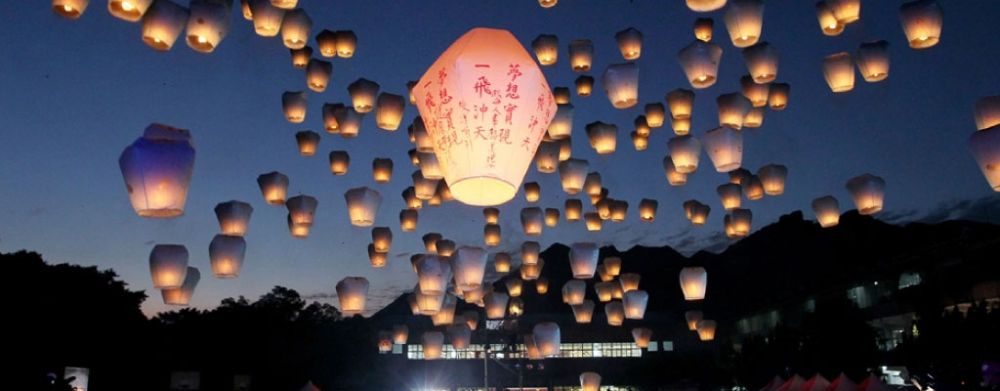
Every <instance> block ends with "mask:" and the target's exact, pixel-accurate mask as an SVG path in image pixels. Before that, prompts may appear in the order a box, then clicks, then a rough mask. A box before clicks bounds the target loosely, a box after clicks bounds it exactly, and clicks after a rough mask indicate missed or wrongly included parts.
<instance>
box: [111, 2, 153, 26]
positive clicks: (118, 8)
mask: <svg viewBox="0 0 1000 391" xmlns="http://www.w3.org/2000/svg"><path fill="white" fill-rule="evenodd" d="M152 4H153V0H109V1H108V12H110V13H111V15H112V16H114V17H116V18H118V19H121V20H124V21H128V22H138V21H139V19H142V15H143V14H145V13H146V10H148V9H149V6H150V5H152Z"/></svg>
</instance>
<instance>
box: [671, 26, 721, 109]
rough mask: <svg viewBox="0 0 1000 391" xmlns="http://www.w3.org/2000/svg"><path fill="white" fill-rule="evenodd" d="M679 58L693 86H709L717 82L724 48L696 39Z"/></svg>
mask: <svg viewBox="0 0 1000 391" xmlns="http://www.w3.org/2000/svg"><path fill="white" fill-rule="evenodd" d="M677 59H678V61H680V63H681V68H684V74H685V75H687V79H688V82H690V83H691V87H694V88H696V89H702V88H708V87H711V86H712V85H713V84H715V80H716V78H717V76H718V74H719V63H720V62H721V61H722V48H721V47H719V45H716V44H714V43H711V42H702V41H698V40H695V41H694V42H692V43H691V44H690V45H688V46H685V47H684V48H683V49H681V50H680V52H678V53H677ZM671 111H673V110H671Z"/></svg>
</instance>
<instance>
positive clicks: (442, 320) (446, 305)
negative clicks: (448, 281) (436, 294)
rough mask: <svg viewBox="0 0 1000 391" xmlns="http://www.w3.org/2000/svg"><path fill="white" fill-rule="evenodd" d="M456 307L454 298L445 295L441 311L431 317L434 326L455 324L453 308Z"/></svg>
mask: <svg viewBox="0 0 1000 391" xmlns="http://www.w3.org/2000/svg"><path fill="white" fill-rule="evenodd" d="M456 305H458V303H457V299H456V298H455V296H452V295H449V294H445V295H444V301H443V302H442V304H441V309H440V310H438V312H436V313H434V314H432V315H431V323H432V324H433V325H434V326H448V325H451V324H452V323H455V306H456Z"/></svg>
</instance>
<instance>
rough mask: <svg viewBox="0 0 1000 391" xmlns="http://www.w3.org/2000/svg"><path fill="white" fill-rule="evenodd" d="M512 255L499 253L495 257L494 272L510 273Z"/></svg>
mask: <svg viewBox="0 0 1000 391" xmlns="http://www.w3.org/2000/svg"><path fill="white" fill-rule="evenodd" d="M510 263H511V259H510V254H508V253H505V252H499V253H497V254H496V255H495V256H493V270H494V271H496V272H497V273H510Z"/></svg>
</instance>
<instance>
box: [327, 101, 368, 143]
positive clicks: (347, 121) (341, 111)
mask: <svg viewBox="0 0 1000 391" xmlns="http://www.w3.org/2000/svg"><path fill="white" fill-rule="evenodd" d="M334 116H335V117H336V118H337V127H338V130H339V133H340V137H343V138H354V137H358V132H360V131H361V120H362V119H363V118H364V114H361V113H359V112H358V111H357V110H354V107H345V106H341V107H337V110H335V111H334Z"/></svg>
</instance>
